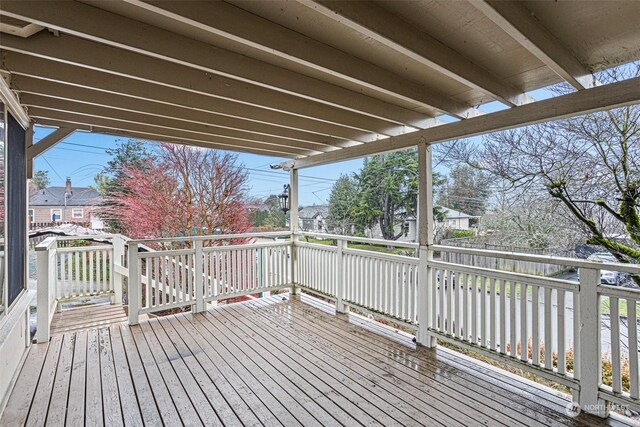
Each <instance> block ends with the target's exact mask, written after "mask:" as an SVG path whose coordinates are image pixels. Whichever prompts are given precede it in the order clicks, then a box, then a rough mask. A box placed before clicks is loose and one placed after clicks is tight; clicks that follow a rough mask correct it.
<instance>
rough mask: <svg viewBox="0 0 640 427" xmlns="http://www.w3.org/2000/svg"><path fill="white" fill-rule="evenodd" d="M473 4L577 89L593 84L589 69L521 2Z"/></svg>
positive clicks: (489, 0) (481, 1) (486, 0)
mask: <svg viewBox="0 0 640 427" xmlns="http://www.w3.org/2000/svg"><path fill="white" fill-rule="evenodd" d="M471 4H473V5H474V6H475V7H476V8H477V9H478V10H479V11H481V12H482V13H484V14H485V16H487V18H489V19H490V20H492V21H493V22H494V23H495V24H496V25H498V26H499V27H500V28H502V30H504V31H505V32H506V33H507V34H509V35H510V36H511V37H512V38H513V39H514V40H516V41H517V42H518V43H520V44H521V45H522V46H523V47H524V48H526V49H527V50H528V51H529V52H531V53H532V54H533V55H535V56H536V57H537V58H538V59H539V60H540V61H542V62H543V63H544V64H545V65H546V66H547V67H549V68H550V69H551V70H553V72H555V73H556V74H557V75H558V76H560V77H561V78H562V79H563V80H566V81H567V82H568V83H569V84H570V85H571V86H573V87H574V88H576V89H577V90H584V89H589V88H591V87H593V86H594V84H595V80H594V77H593V75H592V74H591V73H590V72H589V70H587V68H586V67H585V66H584V65H583V64H581V63H580V62H579V61H578V60H577V59H576V57H575V56H574V55H573V53H571V52H570V51H569V49H567V48H566V47H565V46H563V45H562V44H561V43H560V41H559V40H558V39H557V38H556V37H555V36H554V35H553V34H551V32H549V30H547V29H546V28H545V27H544V26H543V25H542V23H541V22H540V21H538V19H537V18H536V17H535V16H534V15H533V14H532V13H531V12H529V10H528V9H527V8H526V7H525V6H524V5H523V4H522V3H520V2H518V1H512V0H509V1H505V0H471Z"/></svg>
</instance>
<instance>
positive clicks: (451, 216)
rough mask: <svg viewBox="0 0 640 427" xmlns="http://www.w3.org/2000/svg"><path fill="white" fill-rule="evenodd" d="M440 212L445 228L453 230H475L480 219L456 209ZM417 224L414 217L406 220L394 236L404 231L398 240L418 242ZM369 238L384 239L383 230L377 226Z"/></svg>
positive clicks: (442, 208)
mask: <svg viewBox="0 0 640 427" xmlns="http://www.w3.org/2000/svg"><path fill="white" fill-rule="evenodd" d="M440 210H441V211H442V212H444V214H445V219H444V222H443V223H442V224H439V223H437V225H441V226H443V227H444V228H451V229H456V230H471V229H474V228H475V224H476V223H477V220H478V218H479V217H477V216H472V215H467V214H466V213H464V212H460V211H457V210H455V209H450V208H445V207H440ZM417 229H418V228H417V223H416V218H415V217H414V216H410V217H408V218H407V219H405V221H404V224H396V225H395V226H394V227H393V232H394V234H396V235H398V234H399V233H400V232H401V231H402V235H401V236H400V238H398V241H400V242H416V241H417V240H418V234H417ZM368 231H369V232H368V233H365V234H367V236H369V237H371V238H374V239H382V238H383V236H382V230H381V229H380V225H379V224H377V223H376V224H375V225H374V226H373V229H372V230H368Z"/></svg>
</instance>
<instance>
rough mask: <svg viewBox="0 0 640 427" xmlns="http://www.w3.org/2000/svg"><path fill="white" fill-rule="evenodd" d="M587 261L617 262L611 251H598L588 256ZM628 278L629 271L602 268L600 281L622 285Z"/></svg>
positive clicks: (612, 284) (606, 283)
mask: <svg viewBox="0 0 640 427" xmlns="http://www.w3.org/2000/svg"><path fill="white" fill-rule="evenodd" d="M587 261H593V262H612V263H617V262H618V260H617V259H616V257H614V256H613V255H611V254H610V253H609V252H596V253H594V254H591V255H589V256H588V257H587ZM627 279H628V274H627V273H622V272H620V271H611V270H600V283H603V284H605V285H610V286H620V285H621V284H622V283H623V282H624V281H626V280H627Z"/></svg>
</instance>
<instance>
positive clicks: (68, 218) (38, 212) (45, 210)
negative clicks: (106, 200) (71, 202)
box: [29, 206, 95, 223]
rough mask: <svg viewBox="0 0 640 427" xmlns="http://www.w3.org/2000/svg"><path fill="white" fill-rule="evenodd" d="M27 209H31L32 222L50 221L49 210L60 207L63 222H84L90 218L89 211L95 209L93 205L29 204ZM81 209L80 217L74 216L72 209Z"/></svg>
mask: <svg viewBox="0 0 640 427" xmlns="http://www.w3.org/2000/svg"><path fill="white" fill-rule="evenodd" d="M29 209H33V213H34V218H33V219H32V222H35V223H43V222H51V211H52V210H54V209H60V213H61V214H62V217H61V218H63V219H64V222H72V223H74V222H76V223H86V222H89V221H90V220H91V212H92V211H93V210H95V207H94V206H67V207H66V208H65V207H64V206H29ZM74 209H82V218H74V217H73V210H74Z"/></svg>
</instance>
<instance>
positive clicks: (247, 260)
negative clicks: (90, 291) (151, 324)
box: [128, 232, 291, 324]
mask: <svg viewBox="0 0 640 427" xmlns="http://www.w3.org/2000/svg"><path fill="white" fill-rule="evenodd" d="M278 237H289V233H281V232H278V233H253V234H243V235H220V236H198V237H183V238H175V239H171V238H168V239H157V240H139V241H130V242H129V244H128V269H129V295H128V297H129V321H130V323H132V324H135V323H137V322H138V316H139V314H141V313H152V312H158V311H164V310H169V309H174V308H179V307H187V306H190V307H191V309H192V311H194V312H199V311H203V310H204V309H205V307H206V303H208V302H214V301H217V300H219V299H227V298H233V297H238V296H243V295H251V294H255V293H261V292H269V291H272V290H276V289H281V288H284V287H289V286H291V263H290V261H289V259H290V251H291V242H286V241H275V242H261V243H256V242H253V243H250V244H235V243H233V241H234V240H238V239H251V240H255V239H272V238H278ZM229 242H232V244H229ZM141 244H145V245H154V244H162V245H165V246H167V247H170V248H171V249H167V250H157V251H145V252H141V251H140V250H139V248H140V245H141ZM179 246H184V247H185V248H182V249H173V247H179ZM134 272H135V273H134Z"/></svg>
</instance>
